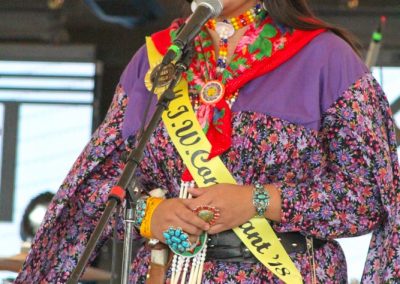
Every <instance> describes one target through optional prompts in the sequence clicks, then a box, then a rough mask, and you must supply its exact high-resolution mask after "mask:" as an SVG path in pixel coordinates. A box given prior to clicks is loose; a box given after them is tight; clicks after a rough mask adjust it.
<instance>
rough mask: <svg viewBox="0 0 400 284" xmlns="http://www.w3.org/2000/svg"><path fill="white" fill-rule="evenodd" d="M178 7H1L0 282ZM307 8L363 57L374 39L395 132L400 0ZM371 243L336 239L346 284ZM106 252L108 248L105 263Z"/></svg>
mask: <svg viewBox="0 0 400 284" xmlns="http://www.w3.org/2000/svg"><path fill="white" fill-rule="evenodd" d="M185 3H186V2H185V1H184V0H29V1H27V0H0V157H1V159H0V185H1V187H0V283H1V281H4V283H8V281H9V280H7V279H12V278H13V277H15V275H16V274H15V272H12V271H15V270H16V269H18V267H19V266H20V264H21V261H22V258H23V256H24V254H25V251H26V249H27V247H29V245H23V242H29V241H30V239H31V238H32V236H31V235H32V232H33V231H34V229H35V228H36V227H37V226H38V224H39V223H40V221H41V218H42V217H43V214H44V211H45V208H46V206H47V204H48V198H49V196H50V198H51V194H52V193H54V192H55V191H56V190H57V188H58V187H59V185H60V184H61V182H62V180H63V178H64V177H65V175H66V173H67V172H68V170H69V168H70V167H71V165H72V163H73V162H74V160H75V158H76V157H77V156H78V154H79V152H80V151H81V150H82V148H83V147H84V145H85V144H86V142H87V141H88V139H89V137H90V135H91V133H92V132H93V130H94V129H95V128H96V127H97V126H98V125H99V123H100V122H101V120H102V119H103V117H104V115H105V113H106V111H107V108H108V106H109V103H110V101H111V99H112V96H113V93H114V88H115V85H116V83H118V79H119V76H120V74H121V72H122V70H123V68H124V67H125V65H126V64H127V63H128V62H129V60H130V58H131V57H132V56H133V54H134V53H135V51H136V50H137V49H138V48H139V47H140V46H141V45H142V44H143V43H144V37H145V36H146V35H149V34H151V33H152V32H154V31H157V30H159V29H162V28H165V27H167V26H168V24H169V23H170V21H171V20H172V19H174V18H177V17H182V16H183V15H184V13H185V11H187V7H186V4H185ZM310 3H311V6H312V7H313V8H314V10H315V12H316V14H317V15H319V16H320V17H321V18H323V19H325V20H327V21H329V22H332V23H335V24H338V25H340V26H342V27H345V28H347V29H349V30H350V31H352V32H353V33H354V34H355V35H356V36H357V37H358V38H359V39H360V41H361V43H362V45H363V47H364V50H363V52H364V57H365V58H366V57H367V54H368V50H369V47H370V42H371V38H372V37H374V40H375V43H374V45H373V47H374V48H375V49H376V50H377V48H378V47H380V50H379V53H377V55H378V57H377V58H376V60H375V59H374V58H373V60H372V63H373V64H372V65H374V66H373V67H372V71H373V73H374V75H375V77H376V78H377V79H378V81H379V82H380V83H381V84H382V85H383V88H384V90H385V91H386V93H387V96H388V98H389V101H390V103H391V106H392V109H393V112H394V114H395V119H396V122H397V125H400V80H399V78H400V0H312V1H310ZM380 23H381V24H382V25H383V26H384V28H383V29H382V30H381V31H380V33H378V34H377V33H375V34H374V31H375V32H376V31H377V28H378V26H379V24H380ZM379 34H380V35H381V36H382V38H381V37H379ZM369 238H370V236H363V237H358V238H352V239H343V240H341V243H342V244H343V247H344V249H345V253H346V256H347V265H348V268H349V281H350V283H353V284H355V283H359V280H360V277H361V273H362V268H363V265H364V261H365V257H366V252H367V247H368V242H369ZM21 248H22V254H21ZM109 254H110V251H109V249H107V248H105V249H104V251H103V255H106V256H105V257H103V258H104V259H109V258H110V257H109ZM98 263H99V266H100V267H101V269H102V270H101V271H100V272H99V271H94V272H95V273H93V275H95V276H96V277H95V276H92V277H90V276H89V277H87V281H89V282H90V281H99V280H102V279H103V280H104V279H107V277H108V276H107V274H104V275H103V274H101V273H102V272H106V271H108V270H109V264H108V263H107V261H105V260H101V259H100V260H99V261H98ZM107 265H108V266H107ZM100 275H102V277H103V276H104V277H103V278H102V277H100ZM105 283H107V282H105Z"/></svg>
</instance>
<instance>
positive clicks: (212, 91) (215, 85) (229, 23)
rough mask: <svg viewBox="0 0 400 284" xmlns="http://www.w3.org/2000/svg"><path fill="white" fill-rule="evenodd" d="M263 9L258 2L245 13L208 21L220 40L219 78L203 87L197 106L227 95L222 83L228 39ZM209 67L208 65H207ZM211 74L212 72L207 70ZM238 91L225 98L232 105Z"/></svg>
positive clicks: (253, 19) (217, 68) (213, 103)
mask: <svg viewBox="0 0 400 284" xmlns="http://www.w3.org/2000/svg"><path fill="white" fill-rule="evenodd" d="M261 11H262V5H261V4H257V5H256V6H255V7H253V8H251V9H250V10H248V11H246V12H244V13H243V14H241V15H239V16H237V17H232V18H229V19H225V20H223V21H221V22H217V21H216V20H215V19H211V20H209V21H208V22H207V23H206V27H207V28H208V29H210V30H214V31H216V32H217V34H218V36H219V38H220V40H219V51H218V59H217V61H216V75H217V78H215V79H211V78H209V80H208V82H206V84H205V85H204V86H203V87H202V89H201V91H200V96H199V100H198V101H197V102H196V104H197V106H198V105H199V104H200V103H202V104H205V105H215V104H216V103H218V102H219V101H220V100H221V99H223V98H224V96H225V86H224V84H223V83H222V79H221V77H222V73H223V72H224V70H225V68H226V67H227V60H228V39H229V38H230V37H231V36H233V35H234V34H235V32H236V31H237V30H239V29H242V28H244V27H246V26H248V25H250V24H252V23H254V22H255V20H256V16H257V15H259V14H260V13H261ZM207 69H208V67H207ZM207 73H208V74H210V72H207ZM237 95H238V92H234V93H233V94H231V95H230V96H229V98H228V97H225V100H226V101H227V102H228V104H229V105H230V106H231V105H232V104H233V102H234V101H235V100H236V97H237Z"/></svg>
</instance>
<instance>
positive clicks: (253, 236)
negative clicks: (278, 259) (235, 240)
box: [239, 221, 271, 254]
mask: <svg viewBox="0 0 400 284" xmlns="http://www.w3.org/2000/svg"><path fill="white" fill-rule="evenodd" d="M239 228H240V229H242V230H243V234H245V235H246V237H247V239H248V240H250V241H251V244H252V246H254V247H255V248H256V249H257V251H258V253H260V254H264V252H262V250H263V249H268V248H269V247H270V246H271V244H270V243H264V242H263V241H262V238H261V237H260V235H259V234H258V233H257V232H256V231H255V232H253V233H251V232H250V231H253V230H255V228H254V226H253V224H252V223H251V222H250V221H248V222H246V223H244V224H242V225H241V226H239Z"/></svg>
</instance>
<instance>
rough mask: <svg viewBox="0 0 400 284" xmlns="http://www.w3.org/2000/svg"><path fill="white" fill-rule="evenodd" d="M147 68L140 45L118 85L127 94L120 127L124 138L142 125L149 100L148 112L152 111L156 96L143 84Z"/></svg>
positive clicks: (144, 50)
mask: <svg viewBox="0 0 400 284" xmlns="http://www.w3.org/2000/svg"><path fill="white" fill-rule="evenodd" d="M148 69H149V62H148V59H147V50H146V46H142V47H141V48H140V49H139V50H138V51H137V52H136V54H135V55H134V57H133V58H132V60H131V62H130V63H129V64H128V66H127V67H126V68H125V70H124V72H123V74H122V76H121V79H120V85H121V86H122V88H123V89H124V90H125V92H126V94H127V95H128V105H127V108H126V111H125V115H124V123H123V127H122V135H123V138H124V139H126V138H127V137H128V136H130V135H133V134H135V133H136V132H137V131H138V130H139V129H140V127H141V126H142V121H143V116H144V111H145V108H146V106H147V103H148V101H149V100H151V101H152V102H151V104H150V110H149V112H150V113H152V112H153V111H154V108H155V104H156V101H157V98H156V97H155V96H154V95H152V94H151V93H150V92H149V91H148V90H147V88H146V86H145V84H144V81H145V76H146V73H147V71H148Z"/></svg>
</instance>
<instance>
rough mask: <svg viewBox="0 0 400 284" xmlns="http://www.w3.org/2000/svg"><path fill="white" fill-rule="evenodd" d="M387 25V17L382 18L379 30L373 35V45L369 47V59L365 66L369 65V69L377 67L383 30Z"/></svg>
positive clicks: (366, 60) (367, 58)
mask: <svg viewBox="0 0 400 284" xmlns="http://www.w3.org/2000/svg"><path fill="white" fill-rule="evenodd" d="M385 24H386V17H385V16H381V18H380V21H379V25H378V28H377V29H376V31H375V32H374V33H373V34H372V38H371V43H370V45H369V48H368V53H367V57H366V59H365V65H367V67H368V68H371V67H372V66H375V64H376V62H377V61H378V55H379V51H380V49H381V45H382V39H383V29H384V27H385Z"/></svg>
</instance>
